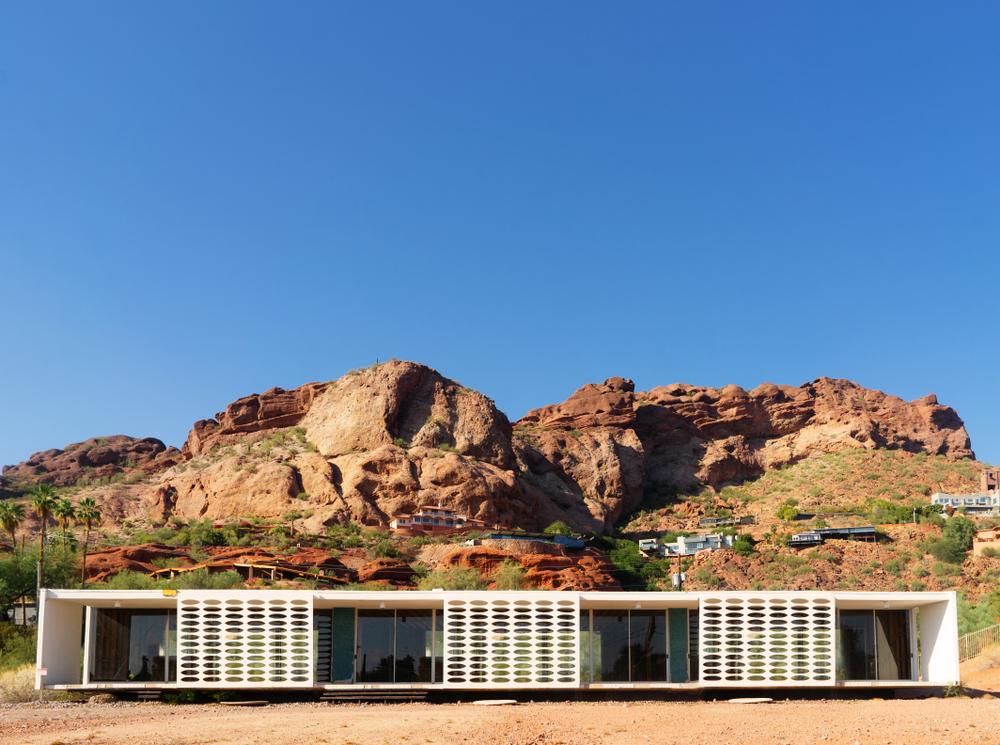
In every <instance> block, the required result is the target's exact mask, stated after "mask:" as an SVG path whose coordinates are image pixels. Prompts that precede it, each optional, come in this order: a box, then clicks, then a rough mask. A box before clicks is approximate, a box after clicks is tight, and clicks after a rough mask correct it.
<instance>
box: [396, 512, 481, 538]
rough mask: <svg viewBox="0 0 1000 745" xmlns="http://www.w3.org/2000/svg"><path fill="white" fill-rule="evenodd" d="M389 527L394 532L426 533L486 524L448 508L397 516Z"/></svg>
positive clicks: (479, 526)
mask: <svg viewBox="0 0 1000 745" xmlns="http://www.w3.org/2000/svg"><path fill="white" fill-rule="evenodd" d="M389 527H390V528H392V529H393V530H400V529H408V530H422V531H424V532H426V533H437V532H443V531H452V530H456V529H459V528H482V527H486V523H485V522H484V521H482V520H474V519H472V518H470V517H466V516H465V515H459V514H458V513H457V512H456V511H455V510H449V509H447V508H446V507H441V506H440V505H439V506H437V507H421V508H420V509H419V510H417V511H416V512H415V513H414V514H412V515H409V514H403V515H396V517H395V518H393V520H392V522H390V523H389Z"/></svg>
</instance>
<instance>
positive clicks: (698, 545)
mask: <svg viewBox="0 0 1000 745" xmlns="http://www.w3.org/2000/svg"><path fill="white" fill-rule="evenodd" d="M735 540H736V539H735V538H734V537H733V536H731V535H723V534H722V533H709V534H707V535H691V536H678V537H677V540H676V541H674V542H673V543H660V542H659V541H657V540H656V539H655V538H645V539H643V540H641V541H639V550H640V551H642V552H643V553H648V554H651V555H653V556H658V557H660V558H663V557H665V556H693V555H694V554H696V553H699V552H700V551H717V550H719V549H720V548H729V547H730V546H732V545H733V542H734V541H735Z"/></svg>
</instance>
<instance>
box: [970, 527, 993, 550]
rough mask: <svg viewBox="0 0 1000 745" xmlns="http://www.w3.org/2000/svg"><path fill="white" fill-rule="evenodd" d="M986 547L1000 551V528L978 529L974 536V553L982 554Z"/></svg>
mask: <svg viewBox="0 0 1000 745" xmlns="http://www.w3.org/2000/svg"><path fill="white" fill-rule="evenodd" d="M984 548H992V549H995V550H997V551H1000V528H990V529H989V530H977V531H976V532H975V534H974V535H973V536H972V555H973V556H981V555H982V553H983V549H984Z"/></svg>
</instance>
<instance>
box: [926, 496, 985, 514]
mask: <svg viewBox="0 0 1000 745" xmlns="http://www.w3.org/2000/svg"><path fill="white" fill-rule="evenodd" d="M931 504H939V505H941V507H943V508H944V509H947V508H949V507H951V508H952V509H953V510H958V509H964V510H965V511H966V512H967V513H970V514H972V513H976V514H980V515H992V514H996V511H997V508H1000V492H992V493H984V494H945V493H944V492H937V493H936V494H933V495H931Z"/></svg>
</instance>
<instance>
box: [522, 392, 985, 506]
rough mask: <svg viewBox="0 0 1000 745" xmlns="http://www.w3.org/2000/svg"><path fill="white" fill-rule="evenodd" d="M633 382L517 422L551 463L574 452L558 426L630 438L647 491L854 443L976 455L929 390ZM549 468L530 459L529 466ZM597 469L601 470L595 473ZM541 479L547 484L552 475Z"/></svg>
mask: <svg viewBox="0 0 1000 745" xmlns="http://www.w3.org/2000/svg"><path fill="white" fill-rule="evenodd" d="M631 388H632V386H631V385H630V381H627V380H623V379H621V378H613V379H610V380H608V381H605V383H604V384H602V385H599V386H598V385H586V386H584V387H583V388H581V389H580V390H578V391H577V392H576V393H574V394H573V395H572V396H570V398H569V399H567V400H566V401H565V402H563V403H562V404H557V405H553V406H546V407H543V408H541V409H535V410H533V411H530V412H528V414H527V415H525V417H524V418H523V419H522V420H521V421H520V422H518V424H519V425H520V427H521V428H524V429H526V430H528V432H527V433H526V436H528V437H529V439H531V438H533V439H534V440H535V441H536V443H537V445H538V447H536V450H538V451H539V452H542V453H543V454H544V456H545V457H544V460H545V461H547V462H549V463H556V462H558V460H559V458H558V456H557V455H556V452H557V451H558V452H559V453H562V454H564V455H571V454H572V453H573V450H574V448H573V446H572V443H570V442H569V440H567V439H566V437H565V436H564V434H563V432H564V431H565V430H569V429H582V430H584V431H585V433H586V435H593V434H594V432H595V431H596V432H618V433H630V434H633V435H634V436H635V437H636V438H637V440H638V442H639V446H638V447H633V450H634V451H635V452H641V453H642V457H643V467H642V469H641V471H642V477H643V479H644V482H645V485H646V486H647V487H648V486H650V485H654V484H660V485H670V486H671V487H677V488H681V489H683V488H690V487H693V486H696V485H698V484H707V485H709V486H713V487H719V486H723V485H725V484H727V483H739V482H742V481H743V480H745V479H750V478H754V477H756V476H759V475H761V474H762V473H764V472H765V471H767V470H768V469H772V468H778V467H781V466H782V465H785V464H787V463H794V462H797V461H799V460H802V459H804V458H808V457H812V456H816V455H822V454H825V453H831V452H838V451H843V450H849V449H854V448H868V449H872V448H888V449H902V450H906V451H909V452H920V451H925V452H928V453H932V454H941V455H947V456H950V457H953V458H973V457H975V456H974V453H973V452H972V450H971V449H970V442H969V436H968V434H967V433H966V431H965V427H964V424H963V423H962V420H961V419H960V418H959V417H958V414H957V413H956V412H955V411H954V409H951V408H949V407H946V406H941V405H939V404H938V403H937V399H936V398H935V397H934V396H927V397H926V398H922V399H917V400H916V401H911V402H909V403H907V402H905V401H903V400H902V399H900V398H897V397H895V396H888V395H886V394H884V393H882V392H881V391H872V390H868V389H866V388H862V387H861V386H859V385H857V384H856V383H852V382H850V381H847V380H832V379H830V378H819V379H817V380H815V381H813V382H812V383H806V384H805V385H802V386H800V387H794V386H777V385H772V384H770V383H767V384H764V385H761V386H758V387H757V388H755V389H754V390H752V391H745V390H743V389H742V388H740V387H738V386H735V385H729V386H726V387H725V388H700V387H697V386H691V385H686V384H683V383H681V384H675V385H671V386H658V387H656V388H653V389H652V390H650V391H640V392H635V391H634V390H630V389H631ZM555 430H559V431H555ZM586 435H584V436H581V435H580V434H579V433H577V436H576V437H574V439H577V440H578V441H584V442H585V440H584V437H585V436H586ZM567 446H569V452H566V448H567ZM547 468H548V467H547V466H546V465H545V464H538V465H535V464H532V471H533V472H537V471H538V470H544V469H547ZM588 472H589V473H594V472H595V471H594V469H593V468H592V467H590V468H588V467H586V466H581V467H578V468H577V472H576V473H575V474H572V478H571V480H572V481H573V482H575V483H577V484H580V483H582V482H583V480H584V479H583V478H582V477H583V476H584V475H585V474H586V473H588ZM604 472H606V468H605V469H598V470H597V471H596V473H599V474H600V473H604ZM564 481H565V480H564ZM539 483H540V484H541V485H542V488H543V489H547V490H548V491H552V490H553V487H552V483H553V482H551V480H549V484H548V485H547V484H546V483H545V482H544V481H542V480H540V482H539ZM605 483H606V482H605ZM556 486H558V485H556ZM639 488H640V489H641V488H642V485H640V486H639ZM612 491H613V492H615V493H616V494H618V495H621V496H622V497H623V498H624V502H625V505H626V508H627V507H628V506H631V504H632V503H633V501H634V500H633V499H629V498H628V497H626V496H625V492H624V491H623V490H622V489H621V488H620V487H618V486H617V485H615V488H613V489H612Z"/></svg>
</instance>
